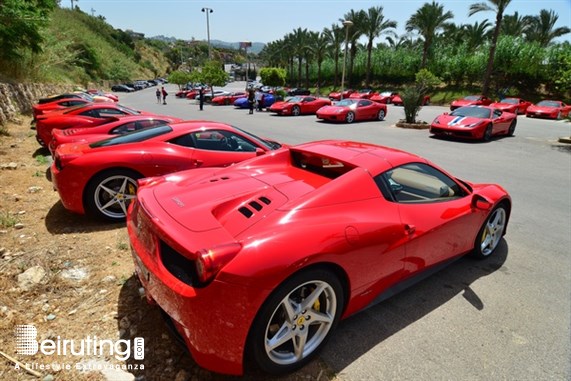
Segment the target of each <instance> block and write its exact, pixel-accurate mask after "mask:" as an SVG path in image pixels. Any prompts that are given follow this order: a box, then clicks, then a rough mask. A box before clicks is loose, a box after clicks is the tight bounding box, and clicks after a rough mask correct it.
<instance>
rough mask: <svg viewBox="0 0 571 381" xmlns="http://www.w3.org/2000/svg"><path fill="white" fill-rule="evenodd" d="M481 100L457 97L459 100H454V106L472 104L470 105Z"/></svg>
mask: <svg viewBox="0 0 571 381" xmlns="http://www.w3.org/2000/svg"><path fill="white" fill-rule="evenodd" d="M479 102H480V101H478V100H473V101H470V100H467V99H457V100H455V101H453V102H452V104H453V105H454V106H470V105H475V104H478V103H479Z"/></svg>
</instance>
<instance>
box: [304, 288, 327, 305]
mask: <svg viewBox="0 0 571 381" xmlns="http://www.w3.org/2000/svg"><path fill="white" fill-rule="evenodd" d="M324 289H325V285H324V284H323V283H321V284H319V285H318V286H317V287H316V288H315V290H313V291H312V292H311V294H309V296H308V297H306V298H305V299H304V300H303V302H302V303H301V309H302V310H308V309H311V308H312V306H313V305H314V304H315V301H316V300H317V299H318V298H319V296H320V295H321V293H322V292H323V290H324Z"/></svg>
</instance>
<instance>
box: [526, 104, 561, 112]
mask: <svg viewBox="0 0 571 381" xmlns="http://www.w3.org/2000/svg"><path fill="white" fill-rule="evenodd" d="M558 109H559V107H551V106H537V105H531V106H529V107H528V108H527V111H546V112H552V111H554V110H558Z"/></svg>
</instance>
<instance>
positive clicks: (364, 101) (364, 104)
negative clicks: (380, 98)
mask: <svg viewBox="0 0 571 381" xmlns="http://www.w3.org/2000/svg"><path fill="white" fill-rule="evenodd" d="M372 103H373V102H371V101H369V100H362V101H359V105H358V106H359V107H365V106H369V105H370V104H372Z"/></svg>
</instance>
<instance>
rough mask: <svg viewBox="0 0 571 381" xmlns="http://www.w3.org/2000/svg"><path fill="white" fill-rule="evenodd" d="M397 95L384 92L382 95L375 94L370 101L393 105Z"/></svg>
mask: <svg viewBox="0 0 571 381" xmlns="http://www.w3.org/2000/svg"><path fill="white" fill-rule="evenodd" d="M397 95H398V93H395V92H393V91H383V92H382V93H379V94H374V95H373V96H371V97H370V98H369V99H370V100H372V101H373V102H378V103H384V104H388V103H392V102H393V99H394V97H395V96H397Z"/></svg>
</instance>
